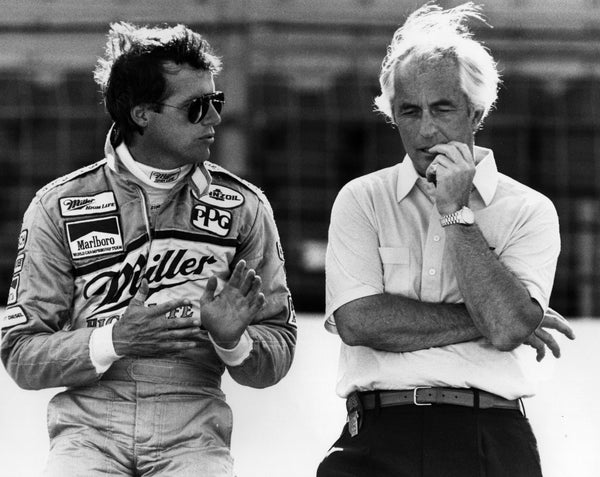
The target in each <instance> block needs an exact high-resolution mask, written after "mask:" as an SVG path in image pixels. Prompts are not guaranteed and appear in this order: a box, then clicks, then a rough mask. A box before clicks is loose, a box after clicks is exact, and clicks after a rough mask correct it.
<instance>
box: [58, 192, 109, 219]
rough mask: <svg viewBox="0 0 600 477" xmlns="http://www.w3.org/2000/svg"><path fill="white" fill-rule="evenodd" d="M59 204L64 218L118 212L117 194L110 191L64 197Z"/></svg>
mask: <svg viewBox="0 0 600 477" xmlns="http://www.w3.org/2000/svg"><path fill="white" fill-rule="evenodd" d="M59 202H60V214H61V215H62V216H63V217H77V216H79V215H91V214H104V213H105V212H115V211H116V210H117V201H116V200H115V194H114V193H113V192H110V191H109V192H101V193H99V194H96V195H88V196H80V197H62V198H61V199H60V201H59Z"/></svg>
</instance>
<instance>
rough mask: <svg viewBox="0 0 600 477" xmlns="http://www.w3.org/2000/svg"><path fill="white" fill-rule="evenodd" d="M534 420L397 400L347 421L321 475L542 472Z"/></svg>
mask: <svg viewBox="0 0 600 477" xmlns="http://www.w3.org/2000/svg"><path fill="white" fill-rule="evenodd" d="M541 475H542V471H541V467H540V459H539V454H538V450H537V444H536V440H535V436H534V435H533V432H532V430H531V426H530V425H529V421H528V420H527V418H526V417H524V416H523V415H522V414H521V413H520V412H519V411H516V410H505V409H476V408H470V407H461V406H449V405H433V406H412V405H407V406H394V407H386V408H377V409H373V410H368V411H364V419H363V422H362V427H361V429H360V431H359V433H358V435H356V436H354V437H351V436H350V434H349V433H348V425H347V424H346V426H345V427H344V430H343V432H342V435H341V436H340V438H339V439H338V440H337V441H336V442H335V444H333V446H332V448H331V449H330V451H329V453H328V455H327V457H326V458H325V459H324V460H323V461H322V462H321V464H320V466H319V468H318V470H317V477H541Z"/></svg>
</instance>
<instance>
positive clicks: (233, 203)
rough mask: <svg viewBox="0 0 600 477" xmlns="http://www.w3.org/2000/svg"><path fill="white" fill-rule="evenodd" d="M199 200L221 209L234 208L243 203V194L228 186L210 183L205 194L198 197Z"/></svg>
mask: <svg viewBox="0 0 600 477" xmlns="http://www.w3.org/2000/svg"><path fill="white" fill-rule="evenodd" d="M200 202H204V203H205V204H208V205H214V206H216V207H221V208H222V209H235V208H236V207H239V206H240V205H242V204H243V203H244V196H243V195H242V194H241V193H240V192H238V191H236V190H234V189H232V188H230V187H227V186H224V185H219V184H211V185H210V187H209V188H208V192H207V194H206V195H203V196H202V197H200Z"/></svg>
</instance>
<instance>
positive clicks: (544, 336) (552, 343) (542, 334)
mask: <svg viewBox="0 0 600 477" xmlns="http://www.w3.org/2000/svg"><path fill="white" fill-rule="evenodd" d="M535 335H536V336H537V337H538V338H539V339H540V340H541V341H542V342H543V343H544V344H545V345H546V346H547V347H548V348H550V351H552V354H553V355H554V357H555V358H560V346H558V343H557V342H556V340H555V339H554V337H553V336H552V335H551V334H550V333H548V332H547V331H545V330H542V329H538V330H536V331H535Z"/></svg>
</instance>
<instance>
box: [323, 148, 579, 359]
mask: <svg viewBox="0 0 600 477" xmlns="http://www.w3.org/2000/svg"><path fill="white" fill-rule="evenodd" d="M432 151H434V152H437V153H438V156H437V157H436V160H435V161H434V163H435V167H436V168H437V177H436V182H437V184H436V194H437V197H436V206H437V208H438V211H439V212H440V214H441V215H444V214H447V213H452V212H454V211H456V210H458V209H460V208H461V207H462V206H464V205H468V201H469V194H470V191H471V188H472V180H473V177H474V174H475V164H474V160H473V158H472V153H471V151H470V150H469V148H468V146H466V145H465V144H460V143H455V142H452V143H449V144H444V145H438V146H435V147H434V148H432ZM428 176H429V171H428ZM332 220H333V219H332ZM445 231H446V251H447V254H448V259H449V260H450V261H451V263H452V266H453V270H454V273H455V276H456V279H457V282H458V287H459V289H460V292H461V295H462V296H463V299H464V302H465V304H447V303H427V302H421V301H418V300H415V299H411V298H407V297H404V296H399V295H391V294H387V293H380V294H377V295H372V296H367V297H364V298H360V299H358V300H354V301H351V302H349V303H346V304H345V305H343V306H341V307H340V308H339V309H337V310H336V311H335V312H334V318H335V321H336V325H337V329H338V332H339V334H340V336H341V338H342V340H344V342H345V343H347V344H349V345H362V346H368V347H371V348H374V349H379V350H383V351H392V352H406V351H415V350H419V349H426V348H429V347H434V346H445V345H449V344H453V343H460V342H464V341H469V340H473V339H477V338H480V337H485V338H487V339H488V340H489V341H490V342H491V343H492V345H493V346H494V347H496V348H497V349H498V350H501V351H510V350H512V349H514V348H516V347H517V346H519V345H520V344H523V343H525V344H528V345H530V346H532V347H534V348H535V349H536V350H537V359H538V360H541V359H542V358H543V357H544V355H545V352H546V347H548V348H549V349H550V350H551V351H552V353H553V354H554V355H555V356H557V357H558V356H560V348H559V346H558V343H557V342H556V341H555V339H554V338H553V337H552V335H551V334H550V333H548V332H547V331H546V330H547V329H548V328H552V329H555V330H558V331H559V332H561V333H562V334H564V335H566V336H567V337H569V338H570V339H573V338H574V335H573V331H572V330H571V328H570V327H569V325H568V324H567V322H566V321H565V320H564V319H563V318H562V317H561V316H560V315H558V314H556V313H554V312H552V311H550V312H547V313H545V314H544V312H543V309H542V307H541V306H540V305H539V304H538V302H536V301H535V300H534V299H532V298H531V296H530V294H529V292H528V290H527V289H526V287H525V286H524V285H523V283H521V281H520V280H519V278H517V277H516V276H515V275H514V274H513V273H512V272H511V271H510V270H509V269H508V268H507V267H506V266H505V265H504V264H503V263H502V262H501V261H500V260H498V258H497V257H496V255H495V254H494V253H493V252H491V251H490V249H489V244H488V243H487V241H486V239H485V237H484V236H483V234H482V233H481V230H480V229H479V227H478V226H477V225H473V226H463V225H451V226H449V227H447V228H446V229H445ZM350 235H351V234H350ZM363 237H364V236H363ZM362 240H364V238H363V239H362Z"/></svg>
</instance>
